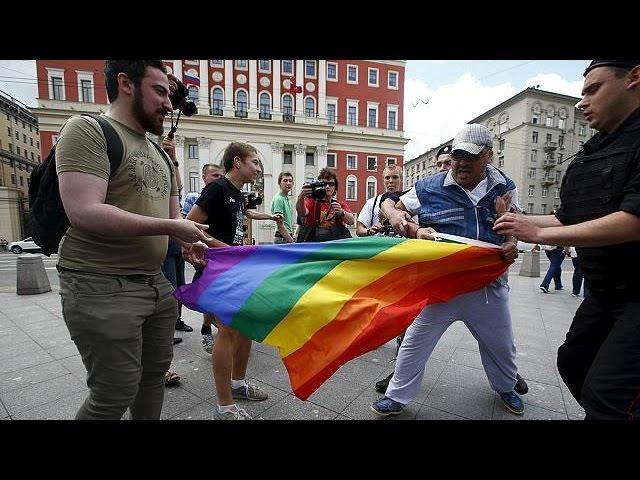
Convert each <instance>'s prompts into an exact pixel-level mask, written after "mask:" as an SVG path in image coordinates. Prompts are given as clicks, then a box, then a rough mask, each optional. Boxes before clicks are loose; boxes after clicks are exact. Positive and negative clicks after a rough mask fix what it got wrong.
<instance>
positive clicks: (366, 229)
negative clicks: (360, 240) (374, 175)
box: [356, 165, 402, 237]
mask: <svg viewBox="0 0 640 480" xmlns="http://www.w3.org/2000/svg"><path fill="white" fill-rule="evenodd" d="M382 176H383V177H384V188H385V193H388V192H390V193H393V192H397V191H399V190H400V188H401V187H402V168H401V167H400V166H398V165H389V166H388V167H386V168H385V169H384V170H383V171H382ZM383 195H384V194H380V195H377V196H375V197H371V198H370V199H369V200H367V201H366V203H365V204H364V207H362V211H361V212H360V215H358V223H357V226H356V235H357V236H359V237H369V236H372V235H378V234H383V233H384V230H385V229H384V225H383V224H382V222H381V219H380V215H379V213H380V205H381V204H382V197H383ZM390 233H391V232H390Z"/></svg>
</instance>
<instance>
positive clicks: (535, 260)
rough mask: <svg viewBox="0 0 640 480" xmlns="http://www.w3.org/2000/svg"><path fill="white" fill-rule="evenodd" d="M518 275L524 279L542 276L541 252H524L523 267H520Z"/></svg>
mask: <svg viewBox="0 0 640 480" xmlns="http://www.w3.org/2000/svg"><path fill="white" fill-rule="evenodd" d="M518 275H521V276H523V277H539V276H540V252H536V251H534V252H524V253H523V254H522V265H520V273H519V274H518Z"/></svg>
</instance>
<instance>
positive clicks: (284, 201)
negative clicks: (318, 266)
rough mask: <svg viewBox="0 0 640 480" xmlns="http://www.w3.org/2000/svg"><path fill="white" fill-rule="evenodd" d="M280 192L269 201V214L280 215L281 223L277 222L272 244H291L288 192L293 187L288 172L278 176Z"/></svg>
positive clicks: (291, 219) (290, 212)
mask: <svg viewBox="0 0 640 480" xmlns="http://www.w3.org/2000/svg"><path fill="white" fill-rule="evenodd" d="M278 185H279V186H280V191H279V192H278V193H276V194H275V195H274V197H273V200H271V213H272V214H276V213H280V214H282V217H283V219H282V221H277V222H276V225H277V229H278V230H277V231H276V233H275V236H274V239H273V243H293V242H294V240H293V208H292V207H291V202H290V201H289V192H291V188H292V187H293V175H291V173H289V172H280V175H278Z"/></svg>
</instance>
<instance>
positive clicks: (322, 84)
mask: <svg viewBox="0 0 640 480" xmlns="http://www.w3.org/2000/svg"><path fill="white" fill-rule="evenodd" d="M326 70H327V61H326V60H318V72H317V73H318V117H319V118H322V119H324V118H325V117H326V115H327V72H326Z"/></svg>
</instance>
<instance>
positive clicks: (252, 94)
mask: <svg viewBox="0 0 640 480" xmlns="http://www.w3.org/2000/svg"><path fill="white" fill-rule="evenodd" d="M248 82H249V88H248V89H247V90H249V105H248V108H249V111H248V113H247V118H258V61H257V60H249V79H248Z"/></svg>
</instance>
